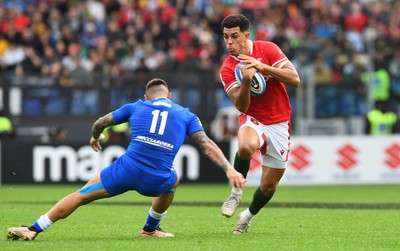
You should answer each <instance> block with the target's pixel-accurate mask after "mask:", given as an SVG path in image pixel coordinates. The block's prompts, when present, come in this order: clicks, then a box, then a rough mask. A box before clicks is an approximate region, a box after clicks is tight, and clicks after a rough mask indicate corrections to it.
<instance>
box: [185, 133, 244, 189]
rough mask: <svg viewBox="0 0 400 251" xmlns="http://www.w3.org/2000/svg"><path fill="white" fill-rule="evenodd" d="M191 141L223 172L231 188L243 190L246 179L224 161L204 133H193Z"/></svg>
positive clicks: (220, 152) (215, 146)
mask: <svg viewBox="0 0 400 251" xmlns="http://www.w3.org/2000/svg"><path fill="white" fill-rule="evenodd" d="M192 140H194V142H196V144H197V145H198V146H199V147H200V149H201V151H202V152H203V153H204V154H205V155H206V156H207V157H208V158H209V159H210V160H211V161H212V162H213V163H214V164H215V165H217V166H218V167H219V168H221V169H222V170H224V171H225V173H226V177H227V178H228V179H229V181H230V182H231V184H232V186H234V187H237V188H241V189H244V185H245V183H246V179H245V178H244V177H243V175H242V174H241V173H239V172H238V171H236V170H235V169H234V168H233V166H232V164H231V163H229V161H228V160H227V159H226V157H225V155H224V154H223V152H222V151H221V149H220V148H219V147H218V146H217V144H215V142H214V141H212V140H211V139H210V138H209V137H208V136H207V135H206V133H205V132H204V131H198V132H195V133H193V135H192Z"/></svg>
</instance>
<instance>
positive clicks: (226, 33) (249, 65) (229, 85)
mask: <svg viewBox="0 0 400 251" xmlns="http://www.w3.org/2000/svg"><path fill="white" fill-rule="evenodd" d="M249 27H250V21H249V20H248V19H247V18H246V17H245V16H244V15H242V14H232V15H229V16H227V17H226V18H225V19H224V20H223V21H222V24H221V28H222V30H223V37H224V43H225V46H226V48H227V51H228V54H229V56H228V57H227V58H226V59H225V61H224V63H223V65H222V66H221V69H220V77H221V80H222V84H223V85H224V89H225V91H226V93H227V95H228V96H229V98H230V99H231V100H232V102H233V104H234V105H235V107H236V108H237V109H238V110H239V111H240V115H239V125H240V129H239V132H238V152H237V153H236V156H235V162H234V167H235V169H236V170H237V171H239V172H240V173H242V174H243V176H244V177H246V176H247V172H248V171H249V167H250V160H251V158H252V156H253V154H254V153H255V151H257V150H260V152H261V162H262V174H261V181H260V186H259V187H258V188H257V190H256V191H255V193H254V195H253V199H252V201H251V202H250V205H249V207H248V208H247V209H246V210H244V211H243V212H241V213H240V214H239V215H238V223H237V225H236V227H235V228H234V230H233V233H234V234H241V233H245V232H246V231H247V229H248V227H249V226H250V222H251V220H252V218H253V216H254V215H256V214H257V213H258V212H259V211H260V209H261V208H263V207H264V206H265V205H266V204H267V203H268V202H269V200H270V199H271V198H272V196H273V195H274V192H275V190H276V188H277V186H278V184H279V181H280V179H281V178H282V176H283V174H284V172H285V168H286V165H287V160H288V155H289V150H290V135H291V126H290V114H291V106H290V101H289V97H288V94H287V92H286V87H287V86H290V87H295V88H297V87H298V86H299V85H300V78H299V75H298V73H297V71H296V69H295V68H294V66H293V64H292V63H291V62H290V60H289V59H288V58H287V57H286V56H285V54H284V53H283V52H282V50H281V49H280V48H279V47H278V46H277V45H276V44H274V43H272V42H268V41H251V40H250V39H249V36H250V33H249ZM239 62H244V63H245V65H243V66H239V67H240V69H241V71H242V73H243V81H242V83H241V84H238V83H237V82H236V78H235V73H234V70H235V67H236V65H237V64H238V63H239ZM256 71H259V72H261V73H262V74H263V76H264V78H265V80H266V83H267V87H266V91H265V93H264V94H262V95H261V96H252V95H251V93H250V88H251V86H250V85H251V79H252V77H253V76H254V74H255V73H256ZM241 197H242V189H238V188H232V191H231V195H230V196H229V198H228V199H227V200H226V201H225V202H224V204H223V205H222V207H221V212H222V214H223V215H224V216H226V217H231V216H232V215H233V214H234V213H235V211H236V208H237V206H238V205H239V203H240V200H241Z"/></svg>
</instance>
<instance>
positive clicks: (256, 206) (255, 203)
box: [249, 187, 272, 215]
mask: <svg viewBox="0 0 400 251" xmlns="http://www.w3.org/2000/svg"><path fill="white" fill-rule="evenodd" d="M271 198H272V195H271V196H265V195H264V194H263V192H262V191H261V188H260V187H258V188H257V190H256V191H255V192H254V195H253V200H252V201H251V202H250V206H249V211H250V213H252V214H253V215H256V214H258V212H259V211H260V210H261V208H263V207H264V206H265V205H267V203H268V201H269V200H270V199H271Z"/></svg>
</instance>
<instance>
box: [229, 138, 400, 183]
mask: <svg viewBox="0 0 400 251" xmlns="http://www.w3.org/2000/svg"><path fill="white" fill-rule="evenodd" d="M231 150H232V151H231V160H232V161H233V159H234V155H235V153H236V150H237V141H236V140H232V142H231ZM260 176H261V163H260V156H259V153H256V154H255V155H254V157H253V159H252V163H251V167H250V171H249V174H248V177H247V179H248V183H247V185H250V186H255V185H259V181H260ZM397 183H400V136H375V137H373V136H328V137H327V136H324V137H322V136H299V137H293V138H292V143H291V147H290V155H289V162H288V167H287V169H286V172H285V175H284V176H283V178H282V181H281V185H337V184H397Z"/></svg>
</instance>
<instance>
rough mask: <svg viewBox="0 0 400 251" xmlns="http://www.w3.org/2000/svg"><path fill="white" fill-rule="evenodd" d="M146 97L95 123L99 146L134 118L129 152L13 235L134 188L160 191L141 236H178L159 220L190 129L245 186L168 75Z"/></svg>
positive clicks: (30, 232) (29, 234) (28, 233)
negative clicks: (108, 131) (108, 132)
mask: <svg viewBox="0 0 400 251" xmlns="http://www.w3.org/2000/svg"><path fill="white" fill-rule="evenodd" d="M144 98H145V101H142V100H138V101H136V102H135V103H129V104H126V105H124V106H122V107H120V108H119V109H117V110H115V111H113V112H111V113H109V114H107V115H105V116H103V117H101V118H99V119H98V120H97V121H96V122H95V123H94V124H93V127H92V137H91V139H90V145H91V146H92V148H93V150H95V151H99V150H101V144H100V139H101V138H102V132H103V130H104V129H105V128H107V127H109V126H112V125H116V124H121V123H125V122H129V123H130V125H131V135H132V138H131V142H130V143H129V146H128V148H127V150H126V152H125V154H123V155H122V156H121V157H119V158H118V159H117V160H116V161H114V162H113V163H112V164H111V165H110V166H108V167H106V168H104V169H103V170H102V171H101V172H100V173H99V174H97V175H95V176H94V177H93V178H92V179H91V180H89V181H88V182H87V184H86V185H85V186H83V187H82V189H80V190H79V191H76V192H73V193H71V194H69V195H67V196H66V197H64V198H63V199H61V200H60V201H59V202H58V203H57V204H55V205H54V206H53V208H51V209H50V210H49V211H48V212H47V213H45V214H44V215H42V216H40V217H39V219H37V220H36V221H35V222H34V223H33V224H32V225H31V226H29V227H25V226H22V227H12V228H9V229H8V237H9V238H10V239H13V240H17V239H23V240H34V239H35V238H36V236H37V235H38V234H39V233H40V232H42V231H44V230H45V229H46V228H48V227H50V226H51V225H52V224H53V223H54V222H56V221H58V220H59V219H64V218H66V217H68V216H69V215H70V214H71V213H72V212H74V211H75V210H76V209H77V208H78V207H80V206H82V205H84V204H87V203H90V202H92V201H94V200H97V199H101V198H107V197H112V196H115V195H118V194H122V193H125V192H127V191H130V190H134V191H137V192H138V193H140V194H142V195H144V196H149V197H154V199H153V201H152V205H151V208H150V211H149V213H148V216H147V219H146V222H145V225H144V227H143V229H142V230H141V231H140V233H139V236H142V237H146V236H154V237H174V235H173V234H171V233H167V232H165V231H163V230H161V228H160V226H159V224H160V221H161V219H162V218H163V216H165V214H166V213H167V209H168V207H169V206H170V204H171V202H172V200H173V198H174V193H175V189H176V187H177V186H178V184H179V177H178V175H177V174H176V172H175V170H174V168H173V166H172V163H173V160H174V158H175V156H176V154H177V152H178V150H179V148H180V147H181V145H182V144H183V142H184V139H185V137H186V135H188V136H190V137H191V139H192V140H194V141H195V142H196V143H197V145H198V146H199V147H200V149H201V150H202V152H203V153H204V154H205V155H206V156H207V157H208V158H209V159H210V160H211V161H212V162H213V163H214V164H215V165H216V166H218V167H220V168H222V169H223V170H225V172H226V176H227V178H228V179H229V180H230V182H231V184H232V186H233V187H236V188H240V189H243V188H244V185H245V182H246V180H245V178H244V177H243V175H242V174H240V173H239V172H237V171H235V169H234V168H233V166H232V165H231V164H230V163H229V161H228V160H227V159H226V157H225V156H224V154H223V153H222V151H221V149H220V148H219V147H218V146H217V145H216V144H215V143H214V142H213V141H212V140H211V139H210V138H208V136H207V135H206V133H205V132H204V128H203V126H202V125H201V122H200V120H199V118H198V117H197V115H195V114H193V113H191V112H190V110H189V109H188V108H183V107H182V106H180V105H178V104H176V103H174V102H172V101H171V99H170V98H171V93H170V92H169V89H168V85H167V83H166V82H165V81H164V80H162V79H158V78H156V79H153V80H151V81H149V82H148V83H147V85H146V94H145V95H144Z"/></svg>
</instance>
